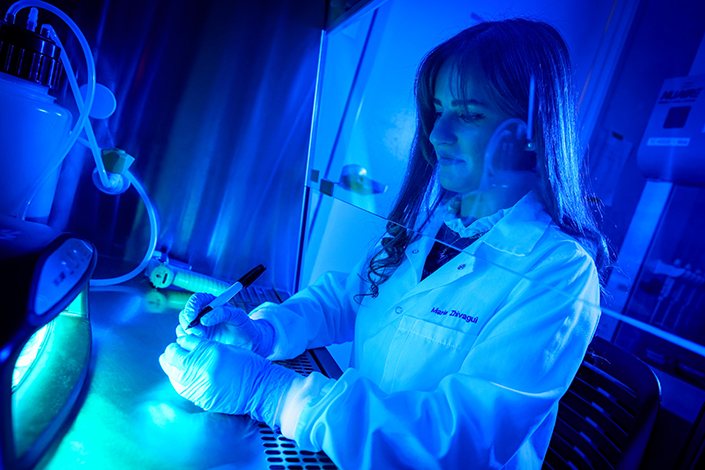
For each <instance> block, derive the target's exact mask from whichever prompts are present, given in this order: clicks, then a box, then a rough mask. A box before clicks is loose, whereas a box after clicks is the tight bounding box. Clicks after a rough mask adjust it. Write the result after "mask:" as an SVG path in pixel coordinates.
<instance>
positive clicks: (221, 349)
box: [159, 335, 298, 426]
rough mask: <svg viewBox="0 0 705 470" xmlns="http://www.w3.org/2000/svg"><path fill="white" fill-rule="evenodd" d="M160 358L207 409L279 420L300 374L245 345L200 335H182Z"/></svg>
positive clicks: (187, 394)
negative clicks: (281, 404)
mask: <svg viewBox="0 0 705 470" xmlns="http://www.w3.org/2000/svg"><path fill="white" fill-rule="evenodd" d="M159 363H160V364H161V366H162V369H164V372H166V374H167V375H168V376H169V380H170V381H171V384H172V386H173V387H174V389H175V390H176V391H177V392H178V393H179V395H181V396H182V397H184V398H186V399H188V400H190V401H192V402H193V403H194V404H196V405H197V406H200V407H201V408H203V409H204V410H206V411H214V412H218V413H228V414H233V415H242V414H249V415H251V416H252V417H253V418H255V419H257V420H259V421H263V422H265V423H267V424H269V425H270V426H275V425H277V424H278V418H277V416H276V412H277V405H278V404H279V400H280V398H281V396H282V395H283V394H284V393H285V392H286V391H287V390H288V389H289V387H290V386H291V383H292V382H293V381H294V379H295V378H297V377H298V374H297V373H296V372H293V371H291V370H289V369H287V368H285V367H283V366H280V365H277V364H273V363H272V362H270V361H268V360H267V359H264V358H263V357H261V356H258V355H257V354H253V353H252V352H250V351H246V350H244V349H242V348H238V347H235V346H230V345H226V344H222V343H218V342H216V341H212V340H207V339H202V338H199V337H196V336H194V335H182V336H181V337H179V338H178V339H177V342H176V343H171V344H169V345H168V346H167V347H166V350H165V351H164V354H162V355H161V356H159Z"/></svg>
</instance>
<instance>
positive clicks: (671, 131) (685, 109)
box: [637, 75, 705, 185]
mask: <svg viewBox="0 0 705 470" xmlns="http://www.w3.org/2000/svg"><path fill="white" fill-rule="evenodd" d="M703 129H705V75H693V76H688V77H678V78H670V79H668V80H665V81H664V82H663V85H662V86H661V91H660V92H659V95H658V98H657V100H656V104H655V105H654V108H653V110H652V111H651V117H650V118H649V122H648V124H647V125H646V130H644V136H643V137H642V139H641V144H640V145H639V151H638V153H637V164H638V165H639V168H640V169H641V171H642V173H643V174H644V176H646V177H647V178H656V179H661V180H664V181H673V182H676V183H684V184H695V185H703V184H705V166H704V165H703V164H702V154H703V149H705V133H703Z"/></svg>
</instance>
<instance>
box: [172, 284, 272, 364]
mask: <svg viewBox="0 0 705 470" xmlns="http://www.w3.org/2000/svg"><path fill="white" fill-rule="evenodd" d="M214 298H215V296H213V295H211V294H203V293H199V294H194V295H192V296H191V298H190V299H189V300H188V302H187V303H186V306H185V307H184V309H183V310H182V311H181V313H180V314H179V326H177V327H176V336H177V338H180V337H181V336H184V335H195V336H198V337H200V338H204V339H210V340H213V341H217V342H219V343H222V344H227V345H232V346H238V347H241V348H244V349H247V350H248V351H252V352H254V353H256V354H259V355H260V356H263V357H267V356H269V355H270V354H271V352H272V346H273V344H274V327H273V326H272V325H271V324H270V323H269V322H267V321H264V320H252V319H251V318H250V317H249V316H248V315H247V313H245V311H244V310H242V309H240V308H236V307H233V306H232V305H228V304H226V305H224V306H222V307H217V308H215V309H213V310H211V311H210V312H208V313H207V314H205V315H204V316H203V318H201V323H200V325H196V326H194V327H193V328H189V327H188V325H189V324H190V323H191V322H192V321H193V320H194V319H195V318H196V316H197V315H198V312H200V311H201V310H203V309H204V308H205V307H206V306H207V305H208V304H209V303H210V302H211V301H212V300H213V299H214Z"/></svg>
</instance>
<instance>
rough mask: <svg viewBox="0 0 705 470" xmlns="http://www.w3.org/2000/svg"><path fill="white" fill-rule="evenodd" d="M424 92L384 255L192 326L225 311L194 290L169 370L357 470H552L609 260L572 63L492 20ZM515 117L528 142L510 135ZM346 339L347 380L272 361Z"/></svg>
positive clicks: (518, 25) (438, 59) (199, 392)
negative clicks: (593, 206)
mask: <svg viewBox="0 0 705 470" xmlns="http://www.w3.org/2000/svg"><path fill="white" fill-rule="evenodd" d="M534 88H535V91H533V90H534ZM415 91H416V102H417V110H418V119H417V129H416V136H415V139H414V145H413V148H412V152H411V158H410V162H409V167H408V172H407V176H406V180H405V183H404V186H403V188H402V190H401V192H400V195H399V198H398V201H397V203H396V205H395V207H394V209H393V210H392V213H391V214H390V217H389V220H390V222H389V224H388V227H387V233H386V234H385V236H384V237H383V238H382V240H381V243H380V245H379V246H378V248H377V251H376V252H374V253H373V254H372V255H371V256H370V257H369V259H367V260H364V261H363V262H362V263H360V265H358V267H357V268H356V270H355V271H354V272H353V273H352V274H348V275H345V274H342V273H328V274H326V275H324V276H322V277H321V279H319V280H318V281H317V282H316V283H315V284H314V285H312V286H310V287H308V288H307V289H304V290H303V291H301V292H299V293H297V294H296V295H294V296H293V297H292V298H291V299H289V300H287V301H286V302H284V303H283V304H282V305H272V304H264V305H262V306H260V307H258V308H257V309H256V310H255V311H254V312H253V313H252V314H251V316H250V317H247V315H245V314H244V313H243V312H242V311H241V310H238V309H235V308H232V307H227V308H220V309H216V310H214V311H213V312H211V313H210V314H209V315H207V316H205V317H204V318H203V320H202V324H203V326H198V327H195V328H193V329H189V328H188V323H189V322H190V321H191V320H192V319H193V318H194V317H195V315H196V313H197V312H198V311H199V310H200V309H201V308H202V307H203V306H205V304H206V303H207V302H208V301H210V299H211V298H212V297H209V296H207V295H203V294H196V295H195V296H194V297H193V298H192V299H191V301H190V303H189V305H188V306H187V307H186V308H185V309H184V311H183V312H182V314H181V316H180V322H181V325H180V326H179V327H177V336H178V340H177V343H178V344H177V343H173V344H171V345H169V346H168V347H167V349H166V351H165V353H164V354H163V355H162V357H161V358H160V362H161V364H162V367H163V368H164V370H165V371H166V372H167V374H168V375H169V378H170V380H171V382H172V384H173V385H174V387H175V388H176V390H177V391H178V392H179V393H180V394H181V395H183V396H184V397H186V398H188V399H190V400H192V401H194V402H195V403H196V404H197V405H199V406H201V407H203V408H204V409H206V410H212V411H219V412H225V413H231V414H250V415H251V416H252V417H253V418H255V419H258V420H261V421H264V422H266V423H267V424H269V425H270V426H279V427H280V428H281V432H282V433H283V434H284V435H285V436H287V437H289V438H292V439H295V440H296V442H297V443H298V444H299V446H300V447H301V448H303V449H309V450H320V449H323V450H324V451H325V452H326V453H327V454H328V455H329V457H330V458H331V459H332V460H333V461H334V462H335V463H336V464H338V465H339V466H340V467H342V468H521V469H533V468H536V469H538V468H540V467H541V463H542V461H543V457H544V455H545V452H546V449H547V447H548V443H549V441H550V438H551V433H552V430H553V426H554V423H555V419H556V412H557V407H558V400H559V399H560V397H561V396H562V395H563V394H564V393H565V391H566V390H567V388H568V386H569V385H570V383H571V381H572V379H573V376H574V375H575V373H576V371H577V369H578V367H579V365H580V363H581V361H582V359H583V356H584V354H585V351H586V349H587V346H588V344H589V342H590V340H591V339H592V336H593V334H594V332H595V329H596V327H597V321H598V317H599V309H598V308H596V307H595V306H596V305H598V304H599V279H600V276H599V275H598V273H601V272H602V271H603V270H604V268H605V265H606V262H607V260H608V256H607V251H606V249H605V241H604V238H603V236H602V235H601V233H600V231H599V230H598V228H597V227H596V225H595V223H594V221H593V219H592V217H591V212H590V208H589V207H588V205H587V202H586V201H587V197H586V195H585V191H584V188H583V185H582V179H581V175H580V169H581V164H580V158H579V157H580V154H579V148H578V142H577V138H576V132H575V116H574V114H575V109H574V104H573V102H574V101H573V94H572V86H571V80H570V62H569V58H568V53H567V49H566V46H565V44H564V42H563V40H562V39H561V37H560V35H559V34H558V33H557V32H556V31H555V30H554V29H553V28H552V27H550V26H548V25H546V24H543V23H540V22H532V21H527V20H522V19H515V20H507V21H500V22H486V23H481V24H478V25H476V26H473V27H471V28H469V29H467V30H465V31H462V32H461V33H459V34H458V35H456V36H455V37H453V38H451V39H450V40H448V41H447V42H445V43H443V44H441V45H440V46H438V47H436V48H435V49H434V50H432V51H431V52H430V53H429V54H428V55H427V56H426V57H425V58H424V60H423V61H422V63H421V65H420V67H419V70H418V73H417V79H416V87H415ZM532 91H533V93H532ZM534 100H535V102H536V106H535V109H532V110H531V115H529V113H530V102H532V101H534ZM517 118H518V119H520V120H523V121H528V122H529V123H531V124H530V126H529V130H528V132H526V133H524V132H522V131H521V129H520V128H521V126H516V125H515V126H514V127H511V126H509V127H506V126H505V124H506V123H507V122H510V123H512V122H513V123H515V124H516V122H517V121H516V119H517ZM512 119H514V121H512ZM503 129H504V131H503ZM507 129H509V130H507ZM526 134H529V135H526ZM493 135H494V136H495V137H496V136H498V135H499V136H502V135H504V136H505V137H506V136H509V139H508V142H509V145H506V144H507V141H505V142H504V144H505V145H504V146H502V145H500V146H499V147H497V146H495V145H494V143H493V142H495V141H494V140H493ZM531 135H532V136H534V137H533V138H528V137H529V136H531ZM511 147H513V150H511V149H510V150H507V148H511ZM488 149H489V150H488ZM494 149H498V150H496V151H495V150H494ZM439 185H440V187H439ZM412 229H413V230H412ZM422 234H424V235H426V236H422ZM429 235H430V237H433V236H434V235H436V238H437V240H438V241H435V242H434V240H433V239H432V238H430V237H429ZM459 250H462V251H459ZM345 341H353V355H352V356H353V357H352V359H351V367H350V368H349V369H347V370H346V371H345V372H344V373H343V375H342V377H340V378H339V379H338V380H332V379H328V378H326V377H324V376H322V375H321V374H318V373H314V374H311V375H310V376H308V377H307V378H302V377H300V376H298V375H296V374H295V373H293V372H291V371H289V370H287V369H285V368H283V367H281V366H279V365H276V364H272V363H271V362H270V361H269V360H275V359H285V358H292V357H295V356H297V355H298V354H300V353H301V352H303V351H304V350H305V349H307V348H313V347H318V346H326V345H329V344H333V343H341V342H345ZM265 358H266V359H265Z"/></svg>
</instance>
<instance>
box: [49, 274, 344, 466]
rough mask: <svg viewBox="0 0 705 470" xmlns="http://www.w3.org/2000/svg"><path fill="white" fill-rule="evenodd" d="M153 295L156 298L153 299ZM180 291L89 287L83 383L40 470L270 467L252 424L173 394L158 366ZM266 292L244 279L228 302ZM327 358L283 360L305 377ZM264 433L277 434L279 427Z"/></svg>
mask: <svg viewBox="0 0 705 470" xmlns="http://www.w3.org/2000/svg"><path fill="white" fill-rule="evenodd" d="M155 295H157V296H160V297H162V299H161V300H158V301H154V296H155ZM188 295H190V294H189V293H187V292H182V291H176V290H169V289H164V290H161V291H156V290H154V289H153V288H152V287H151V286H150V285H149V283H148V282H147V281H146V279H143V280H137V279H135V280H133V281H131V282H130V283H129V284H128V285H124V286H112V287H105V288H99V289H93V288H92V289H91V313H92V316H91V321H92V327H93V335H94V339H95V349H96V351H97V354H96V361H95V367H94V372H93V377H92V380H91V386H90V389H89V391H88V394H87V396H86V399H85V402H84V404H83V406H82V408H81V411H80V412H79V414H78V416H77V417H76V420H75V422H74V424H73V426H72V427H71V429H69V431H68V432H67V434H66V436H65V437H64V439H63V440H62V442H61V443H60V444H59V446H58V448H57V450H56V453H55V454H54V456H53V457H52V458H51V460H50V461H49V462H48V463H47V465H46V467H45V468H46V469H47V470H58V469H61V470H71V469H76V470H78V469H83V468H120V469H122V468H139V469H141V470H162V469H169V470H182V469H183V470H193V469H207V468H228V469H230V468H232V469H235V468H237V469H267V468H269V465H270V462H269V461H268V460H267V459H268V458H270V457H272V455H271V454H268V453H266V452H267V450H271V449H270V447H268V446H266V443H263V441H262V439H261V436H262V435H263V434H261V430H262V429H263V428H262V427H261V426H260V425H259V424H258V423H256V422H255V421H253V420H252V419H250V418H249V417H247V416H231V415H226V414H220V413H209V412H205V411H203V410H202V409H200V408H198V407H197V406H195V405H193V404H192V403H191V402H189V401H187V400H185V399H184V398H182V397H181V396H179V395H178V394H177V393H176V391H175V390H174V388H173V387H172V386H171V384H170V383H169V379H168V377H167V376H166V375H165V374H164V372H163V371H162V369H161V367H160V366H159V362H158V357H159V355H160V354H161V353H162V352H163V351H164V348H165V347H166V345H167V344H169V343H170V342H172V341H173V340H174V339H175V333H174V329H175V327H176V325H177V324H178V314H179V311H180V310H181V308H182V307H183V304H182V302H185V299H186V298H187V297H188ZM267 300H269V301H275V302H279V296H278V295H277V293H276V292H275V291H274V290H272V289H268V290H265V289H261V288H259V287H257V286H250V287H249V288H247V289H244V290H242V291H240V293H238V295H237V296H235V298H234V299H233V302H234V303H235V304H236V305H237V306H238V307H241V308H244V309H246V310H248V311H249V310H251V309H252V308H253V307H254V306H256V305H259V304H260V303H262V302H264V301H267ZM153 310H154V312H153ZM126 311H127V312H129V313H127V314H126V313H125V312H126ZM157 312H158V313H159V315H154V314H150V313H157ZM319 355H320V357H321V359H319ZM329 361H330V358H329V357H326V355H325V351H318V350H316V351H315V354H314V353H312V352H311V351H307V352H306V353H304V354H303V355H301V356H300V357H299V358H296V359H295V360H292V361H282V362H281V364H282V365H285V366H287V367H290V368H291V369H293V370H295V371H296V372H298V373H301V374H304V375H307V374H308V373H310V372H312V371H319V372H322V371H323V370H322V369H321V367H320V366H319V363H323V364H327V363H329ZM269 435H272V436H274V439H275V441H276V439H277V434H273V433H272V432H271V431H270V434H269ZM263 444H265V445H263ZM286 444H287V446H288V447H287V448H286V449H285V450H286V451H287V452H297V453H298V452H300V451H299V450H298V448H296V446H295V445H294V444H293V443H291V442H288V443H286ZM300 455H301V457H300V460H301V461H302V462H306V461H305V460H303V458H306V459H310V458H316V459H319V461H321V462H323V460H321V459H323V458H324V457H325V456H324V455H323V454H316V456H315V457H311V456H310V455H305V454H304V453H303V452H301V454H300ZM319 455H320V456H321V457H319ZM287 457H290V456H289V455H287ZM326 465H330V464H328V463H326Z"/></svg>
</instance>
